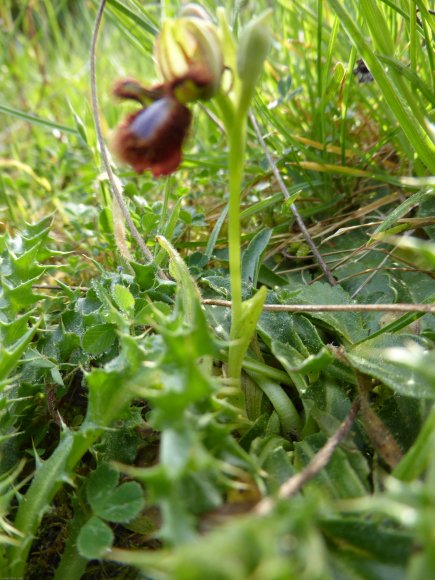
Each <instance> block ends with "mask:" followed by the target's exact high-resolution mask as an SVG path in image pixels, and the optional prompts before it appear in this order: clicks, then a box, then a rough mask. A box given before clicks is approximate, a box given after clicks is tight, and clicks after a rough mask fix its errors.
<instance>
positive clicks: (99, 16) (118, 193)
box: [89, 0, 153, 262]
mask: <svg viewBox="0 0 435 580" xmlns="http://www.w3.org/2000/svg"><path fill="white" fill-rule="evenodd" d="M106 1H107V0H101V2H100V5H99V7H98V12H97V16H96V19H95V25H94V29H93V31H92V41H91V48H90V52H89V65H90V82H91V97H92V110H93V116H94V122H95V129H96V132H97V139H98V145H99V147H100V152H101V158H102V160H103V164H104V167H105V170H106V173H107V177H108V179H109V183H110V189H111V191H112V194H113V197H114V198H115V202H116V203H117V204H118V206H119V208H120V210H121V212H122V215H123V217H124V219H125V222H126V224H127V226H128V229H129V230H130V233H131V235H132V237H133V238H134V239H135V240H136V242H137V244H138V246H139V248H140V249H141V251H142V254H143V256H144V258H145V261H146V262H151V261H152V260H153V255H152V254H151V252H150V250H149V249H148V248H147V246H146V245H145V242H144V241H143V239H142V236H141V235H140V233H139V231H138V230H137V228H136V226H135V225H134V223H133V220H132V219H131V216H130V212H129V211H128V207H127V205H126V203H125V201H124V198H123V195H122V192H121V190H120V189H119V187H118V185H117V183H116V178H115V176H114V174H113V171H112V167H111V165H110V160H109V155H108V153H107V148H106V145H105V143H104V138H103V131H102V129H101V122H100V112H99V105H98V95H97V77H96V56H95V54H96V46H97V39H98V33H99V30H100V27H101V21H102V18H103V13H104V8H105V6H106Z"/></svg>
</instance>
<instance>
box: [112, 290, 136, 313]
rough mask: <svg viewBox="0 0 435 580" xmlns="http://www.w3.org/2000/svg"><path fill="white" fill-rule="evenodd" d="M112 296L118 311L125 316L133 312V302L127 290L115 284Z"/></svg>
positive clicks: (132, 297)
mask: <svg viewBox="0 0 435 580" xmlns="http://www.w3.org/2000/svg"><path fill="white" fill-rule="evenodd" d="M112 296H113V298H114V300H115V302H116V304H117V306H118V307H119V308H120V310H122V311H123V312H125V313H126V314H131V313H132V312H133V310H134V304H135V300H134V296H133V294H132V293H131V292H130V290H129V289H128V288H126V287H125V286H122V285H121V284H115V285H114V286H113V288H112Z"/></svg>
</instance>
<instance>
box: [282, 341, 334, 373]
mask: <svg viewBox="0 0 435 580" xmlns="http://www.w3.org/2000/svg"><path fill="white" fill-rule="evenodd" d="M272 352H273V354H274V355H275V356H276V358H277V359H278V360H279V361H280V363H281V364H282V365H283V367H284V368H285V369H286V371H287V372H289V373H302V374H310V373H315V374H317V373H319V372H320V371H323V370H324V369H326V367H328V366H329V364H330V363H331V362H332V360H333V356H332V354H331V353H330V351H329V350H328V349H327V348H326V347H323V348H322V349H321V350H319V352H318V353H317V354H311V355H310V356H308V357H307V358H303V357H302V356H301V355H300V353H299V352H298V351H297V350H296V349H294V348H293V347H291V346H290V345H288V344H283V343H282V342H279V341H274V342H272Z"/></svg>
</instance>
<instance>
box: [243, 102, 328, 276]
mask: <svg viewBox="0 0 435 580" xmlns="http://www.w3.org/2000/svg"><path fill="white" fill-rule="evenodd" d="M249 118H250V120H251V123H252V125H253V127H254V130H255V132H256V134H257V137H258V140H259V141H260V145H261V147H262V149H263V151H264V154H265V155H266V158H267V161H268V163H269V165H270V168H271V170H272V173H273V174H274V176H275V179H276V181H277V182H278V185H279V188H280V189H281V191H282V194H283V196H284V197H285V199H289V198H290V194H289V192H288V190H287V187H286V185H285V183H284V181H283V179H282V177H281V174H280V172H279V171H278V168H277V166H276V164H275V161H274V160H273V158H272V155H271V154H270V152H269V149H268V148H267V145H266V143H265V141H264V139H263V136H262V134H261V131H260V128H259V126H258V123H257V120H256V119H255V117H254V115H253V114H252V113H249ZM290 209H291V211H292V213H293V215H294V216H295V219H296V222H297V224H298V227H299V229H300V231H301V233H302V235H303V236H304V238H305V241H306V242H307V244H308V245H309V247H310V248H311V251H312V252H313V255H314V257H315V258H316V260H317V263H318V264H319V266H320V268H321V269H322V272H323V273H324V275H325V277H326V279H327V280H328V282H329V283H330V284H331V286H335V285H336V281H335V279H334V276H333V275H332V274H331V271H330V269H329V268H328V266H327V265H326V262H325V260H324V259H323V258H322V255H321V254H320V252H319V250H318V249H317V246H316V244H315V243H314V242H313V239H312V238H311V236H310V233H309V231H308V230H307V228H306V226H305V224H304V221H303V219H302V217H301V214H300V213H299V211H298V209H297V207H296V205H295V204H294V203H291V204H290Z"/></svg>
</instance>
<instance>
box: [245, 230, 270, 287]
mask: <svg viewBox="0 0 435 580" xmlns="http://www.w3.org/2000/svg"><path fill="white" fill-rule="evenodd" d="M271 236H272V230H270V229H265V230H261V231H259V232H258V234H256V235H255V237H254V238H253V239H252V240H251V241H250V242H249V246H248V247H247V249H246V250H245V252H244V253H243V258H242V280H243V281H244V282H246V283H247V284H249V285H252V286H253V287H254V288H255V287H256V286H257V281H258V273H259V271H260V266H261V259H262V256H263V253H264V251H265V250H266V248H267V244H268V243H269V240H270V238H271Z"/></svg>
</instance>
